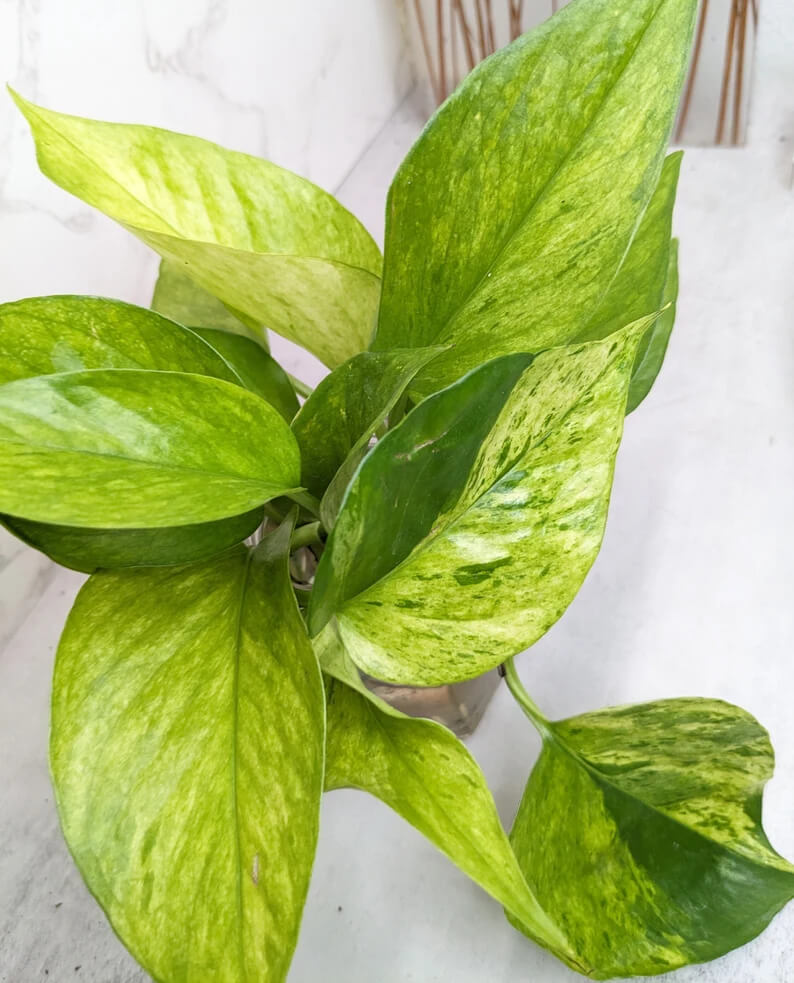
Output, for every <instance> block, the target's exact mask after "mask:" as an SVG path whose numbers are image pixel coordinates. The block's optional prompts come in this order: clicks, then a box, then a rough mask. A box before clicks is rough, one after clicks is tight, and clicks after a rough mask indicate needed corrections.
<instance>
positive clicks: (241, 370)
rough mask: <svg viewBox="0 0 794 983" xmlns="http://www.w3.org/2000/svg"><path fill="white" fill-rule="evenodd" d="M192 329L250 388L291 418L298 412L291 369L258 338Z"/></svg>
mask: <svg viewBox="0 0 794 983" xmlns="http://www.w3.org/2000/svg"><path fill="white" fill-rule="evenodd" d="M192 330H193V331H194V332H195V333H196V334H197V335H199V337H201V338H203V339H204V340H205V341H206V342H207V344H209V345H212V347H213V348H214V349H215V351H216V352H218V354H219V355H221V356H222V357H223V358H224V359H225V360H226V361H227V362H228V364H229V365H230V366H231V367H232V369H234V372H235V374H236V375H237V377H238V378H239V379H240V380H241V381H242V384H243V385H244V386H245V388H246V389H249V390H250V391H251V392H252V393H256V394H257V396H261V397H262V399H264V400H266V401H267V402H268V403H270V405H271V406H272V407H273V408H274V409H277V410H278V411H279V413H280V414H281V415H282V416H283V417H284V419H285V420H286V421H287V423H289V422H290V420H291V419H292V418H293V417H294V416H295V414H296V413H297V412H298V397H297V396H296V395H295V390H294V389H293V388H292V383H291V382H290V381H289V376H288V375H287V373H286V372H285V371H284V369H282V367H281V366H280V365H279V364H278V362H277V361H276V360H275V359H274V358H273V357H272V356H271V355H270V354H269V353H268V352H266V351H265V349H264V348H262V346H261V345H260V344H259V343H258V342H256V341H254V340H253V339H252V338H246V337H245V336H243V335H239V334H230V333H229V332H228V331H220V330H218V329H216V328H202V327H192Z"/></svg>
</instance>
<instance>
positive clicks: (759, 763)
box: [511, 699, 794, 979]
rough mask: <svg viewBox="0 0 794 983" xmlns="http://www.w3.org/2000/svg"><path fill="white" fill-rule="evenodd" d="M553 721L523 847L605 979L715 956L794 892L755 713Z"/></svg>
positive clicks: (646, 712) (523, 814)
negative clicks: (771, 813)
mask: <svg viewBox="0 0 794 983" xmlns="http://www.w3.org/2000/svg"><path fill="white" fill-rule="evenodd" d="M540 729H541V731H542V733H543V751H542V754H541V756H540V760H539V761H538V763H537V764H536V765H535V768H534V770H533V772H532V775H531V777H530V779H529V783H528V785H527V789H526V792H525V793H524V798H523V800H522V802H521V806H520V808H519V810H518V815H517V817H516V821H515V825H514V827H513V831H512V834H511V841H512V843H513V848H514V849H515V851H516V855H517V856H518V859H519V862H520V864H521V867H522V869H523V871H524V873H525V875H526V877H527V879H528V881H529V883H531V884H532V885H533V887H534V889H535V892H536V894H537V897H538V900H539V901H540V903H541V905H542V906H543V908H544V909H545V910H546V912H547V913H548V914H549V915H550V916H551V918H553V919H554V920H555V921H556V922H557V923H558V924H559V925H560V927H561V928H562V930H563V931H564V932H565V934H566V935H567V937H568V939H569V940H570V942H571V945H572V946H573V947H574V950H575V952H576V953H577V955H578V957H579V958H580V959H581V960H582V961H583V962H584V963H586V964H588V965H590V966H593V967H595V968H596V972H595V973H593V974H591V975H593V976H595V978H597V979H609V978H612V977H613V976H634V975H644V974H646V973H648V974H652V973H662V972H667V971H668V970H671V969H675V968H676V967H678V966H683V965H685V964H687V963H693V962H703V961H705V960H708V959H715V958H716V957H717V956H720V955H722V954H723V953H725V952H728V951H729V950H730V949H734V948H736V947H737V946H740V945H743V944H744V943H745V942H747V941H749V940H750V939H752V938H754V937H755V936H756V935H758V933H759V932H761V931H763V929H764V928H765V927H766V925H767V924H768V923H769V921H770V919H771V918H772V917H773V916H774V915H775V913H776V912H777V911H778V910H779V909H780V908H782V907H783V905H784V904H785V903H786V902H787V901H788V900H789V899H791V898H792V897H794V867H792V866H791V865H790V864H789V863H787V862H786V861H785V860H783V858H782V857H780V856H779V855H778V854H777V853H775V851H774V850H773V849H772V847H771V846H770V844H769V841H768V839H767V838H766V835H765V833H764V831H763V828H762V826H761V794H762V790H763V787H764V784H765V783H766V781H767V780H768V779H769V778H770V776H771V774H772V767H773V755H772V748H771V746H770V744H769V738H768V736H767V734H766V731H765V730H764V729H763V728H762V727H761V726H760V725H759V724H758V722H757V721H756V720H754V719H753V717H751V716H750V715H749V714H748V713H746V712H745V711H744V710H740V709H739V708H738V707H735V706H731V705H730V704H727V703H722V702H720V701H717V700H699V699H677V700H661V701H659V702H657V703H646V704H640V705H638V706H628V707H619V708H616V709H609V710H602V711H599V712H597V713H588V714H585V715H583V716H581V717H573V718H571V719H569V720H563V721H560V722H557V723H548V722H544V721H540ZM511 920H512V921H514V923H515V924H516V927H517V928H519V929H521V927H522V926H521V925H520V923H518V922H517V921H516V920H515V919H514V918H512V917H511Z"/></svg>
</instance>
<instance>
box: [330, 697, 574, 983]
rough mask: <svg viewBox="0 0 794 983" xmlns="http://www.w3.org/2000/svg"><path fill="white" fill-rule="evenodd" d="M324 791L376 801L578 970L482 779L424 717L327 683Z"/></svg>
mask: <svg viewBox="0 0 794 983" xmlns="http://www.w3.org/2000/svg"><path fill="white" fill-rule="evenodd" d="M327 713H328V731H327V746H326V774H325V786H326V789H329V790H330V789H335V788H347V787H352V788H359V789H363V790H364V791H366V792H369V793H371V794H372V795H374V796H377V797H378V798H379V799H381V800H382V801H383V802H385V803H386V805H388V806H390V807H391V808H392V809H394V810H395V812H397V813H399V815H401V816H402V817H403V818H404V819H406V820H407V821H408V822H409V823H411V825H413V826H415V827H416V828H417V829H418V830H419V831H420V832H421V833H423V834H424V835H425V836H426V837H427V838H428V839H429V840H430V841H431V842H432V843H433V844H434V845H435V846H436V847H438V849H439V850H441V851H442V853H444V854H446V856H447V857H449V859H450V860H452V862H453V863H455V864H457V866H458V867H460V869H461V870H463V871H464V872H465V873H466V874H468V876H469V877H471V878H472V879H473V880H475V881H476V882H477V883H478V884H479V885H480V886H481V887H482V888H484V890H486V891H487V892H488V893H489V894H491V895H492V896H493V897H494V898H496V899H497V900H498V901H499V902H500V903H501V904H502V905H504V906H505V907H506V908H507V910H508V911H510V912H511V913H512V914H513V916H514V917H515V918H517V919H520V921H521V923H522V925H523V930H524V931H525V932H527V933H528V934H529V935H531V937H532V938H534V939H535V940H536V941H537V942H539V943H540V944H541V945H544V946H545V947H546V948H549V949H551V950H552V951H553V952H555V954H556V955H558V956H559V957H560V958H561V959H564V960H565V961H566V962H568V963H569V964H571V965H574V966H575V967H576V968H578V969H580V970H582V969H583V968H584V967H583V964H582V963H580V962H578V961H577V960H576V957H575V956H574V955H573V953H572V952H571V950H570V947H569V946H568V944H567V942H566V940H565V936H564V934H563V933H562V932H561V931H560V930H559V928H558V927H557V926H556V925H555V924H554V923H553V922H552V921H551V920H550V919H549V918H548V916H547V915H546V914H545V912H544V911H543V909H542V908H541V907H540V906H539V905H538V903H537V900H536V899H535V897H534V895H533V893H532V891H531V890H530V889H529V887H528V886H527V884H526V881H525V880H524V878H523V876H522V874H521V871H520V869H519V867H518V864H517V863H516V859H515V856H514V854H513V852H512V850H511V849H510V844H509V842H508V840H507V837H506V836H505V833H504V830H503V829H502V825H501V823H500V821H499V816H498V814H497V811H496V806H495V805H494V801H493V798H492V797H491V793H490V792H489V790H488V786H487V784H486V782H485V777H484V775H483V774H482V772H481V771H480V769H479V767H478V765H477V763H476V762H475V761H474V759H473V758H472V757H471V755H470V754H469V752H468V751H467V750H466V748H465V747H464V745H463V744H462V743H461V742H460V741H459V740H458V739H457V738H456V737H455V736H454V734H452V733H451V732H450V731H448V730H447V729H446V728H445V727H442V726H441V725H440V724H437V723H435V722H433V721H431V720H421V719H416V718H412V717H405V716H403V715H402V714H400V713H398V712H397V711H395V710H392V709H391V708H390V707H387V706H386V705H385V704H383V705H382V708H379V707H378V706H376V705H375V703H373V702H372V700H370V699H367V698H366V697H365V696H363V695H361V694H360V693H356V692H355V691H354V690H353V689H351V688H349V687H348V686H345V685H344V684H343V683H341V682H339V681H338V680H331V681H329V683H328V708H327Z"/></svg>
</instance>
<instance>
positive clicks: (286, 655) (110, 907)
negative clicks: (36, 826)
mask: <svg viewBox="0 0 794 983" xmlns="http://www.w3.org/2000/svg"><path fill="white" fill-rule="evenodd" d="M289 532H290V530H289V528H288V527H284V528H283V529H282V530H281V531H280V532H277V533H275V534H271V535H269V536H267V537H266V538H265V539H264V541H263V543H262V544H261V546H260V547H259V548H258V549H257V550H256V551H255V552H254V553H253V554H249V552H248V551H247V550H246V549H245V548H244V547H241V548H239V549H238V550H235V551H234V552H232V553H230V554H227V555H226V556H224V557H222V558H220V559H216V560H213V561H211V562H209V563H204V564H201V565H199V566H192V567H184V568H180V569H171V570H137V571H125V572H123V573H115V574H110V573H105V574H98V575H95V576H94V577H92V578H91V579H90V580H89V582H88V584H87V585H86V586H85V587H84V588H83V590H82V591H81V593H80V595H79V597H78V599H77V601H76V603H75V606H74V609H73V611H72V613H71V615H70V617H69V620H68V622H67V625H66V630H65V632H64V635H63V638H62V640H61V644H60V647H59V649H58V656H57V660H56V665H55V679H54V684H53V703H52V734H51V745H50V762H51V768H52V775H53V779H54V783H55V790H56V799H57V804H58V811H59V814H60V818H61V823H62V826H63V831H64V834H65V836H66V839H67V842H68V843H69V847H70V849H71V851H72V854H73V855H74V857H75V860H76V861H77V864H78V866H79V867H80V870H81V872H82V874H83V876H84V877H85V880H86V882H87V884H88V886H89V887H90V889H91V891H92V892H93V894H94V896H95V897H96V898H97V900H98V901H99V903H100V904H101V905H102V907H103V908H104V910H105V912H106V914H107V916H108V918H109V919H110V921H111V923H112V925H113V927H114V928H115V930H116V931H117V932H118V934H119V935H120V936H121V938H122V940H123V941H124V943H125V945H127V946H128V948H129V949H130V951H131V952H132V953H133V955H134V956H135V957H136V958H137V959H138V960H139V961H140V962H141V963H142V964H143V966H144V967H145V968H146V969H147V971H148V972H149V973H151V975H152V976H153V977H154V978H155V979H157V980H162V981H168V983H176V981H184V983H205V981H208V980H213V981H218V983H247V981H253V980H257V981H259V980H261V981H267V983H278V981H281V980H283V979H284V978H285V977H286V974H287V968H288V966H289V962H290V957H291V954H292V950H293V948H294V946H295V941H296V938H297V934H298V926H299V922H300V916H301V911H302V908H303V904H304V900H305V896H306V890H307V887H308V882H309V874H310V871H311V866H312V859H313V854H314V848H315V843H316V839H317V829H318V818H319V802H320V797H321V792H322V783H323V732H324V709H323V687H322V680H321V678H320V673H319V670H318V667H317V664H316V661H315V659H314V655H313V653H312V650H311V646H310V645H309V643H308V639H307V638H306V634H305V630H304V628H303V625H302V621H301V618H300V615H299V614H298V611H297V608H296V606H295V602H294V598H293V595H292V590H291V587H290V584H289V580H288V576H287V550H288V541H289Z"/></svg>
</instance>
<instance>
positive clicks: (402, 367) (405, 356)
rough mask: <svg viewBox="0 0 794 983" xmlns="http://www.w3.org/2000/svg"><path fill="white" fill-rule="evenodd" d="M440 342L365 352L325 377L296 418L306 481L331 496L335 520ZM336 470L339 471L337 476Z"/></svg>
mask: <svg viewBox="0 0 794 983" xmlns="http://www.w3.org/2000/svg"><path fill="white" fill-rule="evenodd" d="M440 351H441V349H439V348H429V349H406V350H397V351H391V352H362V353H361V354H359V355H355V356H354V357H353V358H351V359H349V360H348V361H347V362H345V363H344V365H340V366H339V367H338V368H337V369H334V371H333V372H332V373H331V374H330V375H328V376H326V377H325V379H323V380H322V382H321V383H320V384H319V386H317V388H316V389H315V390H314V392H313V393H312V394H311V396H309V398H308V399H307V400H306V402H305V403H304V404H303V406H302V408H301V410H300V412H299V413H298V415H297V416H296V417H295V420H294V421H293V424H292V432H293V433H294V434H295V437H296V439H297V441H298V446H299V447H300V449H301V481H302V482H303V484H304V485H305V486H306V488H308V489H309V491H310V492H311V493H312V494H313V495H316V496H317V497H318V498H319V497H320V496H322V495H323V494H324V493H325V491H326V489H328V488H329V486H330V485H331V483H332V482H333V489H329V491H330V494H329V496H328V501H327V502H326V508H325V509H324V511H325V513H326V518H328V519H329V522H328V527H329V528H330V526H331V525H333V518H334V517H335V515H336V511H337V509H338V506H339V503H340V502H341V499H342V495H343V494H344V490H345V488H346V486H347V484H348V482H349V481H350V478H351V477H352V476H353V472H354V471H355V469H356V467H357V466H358V464H359V462H360V461H361V459H362V458H363V456H364V454H365V453H366V450H367V445H368V443H369V440H370V438H371V437H372V436H373V435H374V434H375V433H376V431H377V430H378V429H379V428H380V427H381V425H382V424H383V423H384V421H385V420H386V417H387V416H388V415H389V413H390V412H391V410H392V409H393V408H394V406H395V404H396V403H397V400H398V399H399V398H400V396H401V395H402V394H403V392H404V391H405V387H406V386H407V385H408V383H409V382H410V381H411V379H413V377H414V376H415V375H416V373H417V372H418V371H419V369H421V368H422V366H424V365H426V364H427V363H428V362H429V361H430V360H431V359H432V358H435V356H436V355H437V354H438V353H439V352H440ZM335 476H336V477H335Z"/></svg>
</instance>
